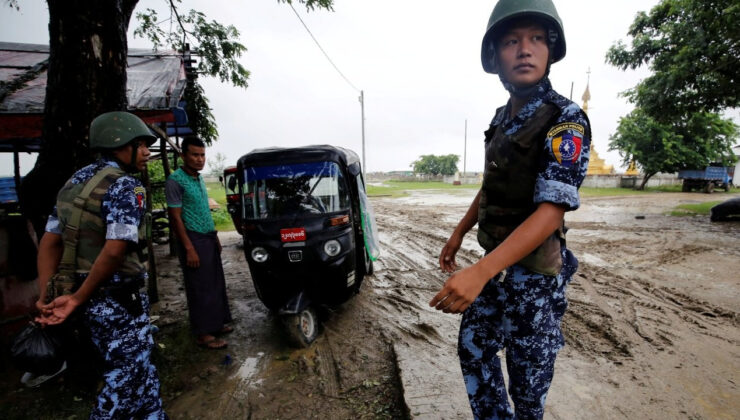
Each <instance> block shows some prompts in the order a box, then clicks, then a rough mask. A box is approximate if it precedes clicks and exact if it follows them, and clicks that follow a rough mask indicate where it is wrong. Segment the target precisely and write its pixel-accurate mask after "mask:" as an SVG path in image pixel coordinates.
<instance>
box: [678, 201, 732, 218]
mask: <svg viewBox="0 0 740 420" xmlns="http://www.w3.org/2000/svg"><path fill="white" fill-rule="evenodd" d="M719 203H721V201H707V202H706V203H697V204H679V205H678V206H676V207H675V208H674V209H673V210H671V212H670V213H669V214H670V215H671V216H699V215H701V216H708V215H709V210H710V209H711V208H712V207H714V206H716V205H717V204H719Z"/></svg>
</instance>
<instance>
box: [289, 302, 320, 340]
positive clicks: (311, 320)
mask: <svg viewBox="0 0 740 420" xmlns="http://www.w3.org/2000/svg"><path fill="white" fill-rule="evenodd" d="M283 324H284V325H285V329H286V330H287V333H288V337H289V338H290V341H291V342H292V343H293V344H294V345H296V346H298V347H308V346H310V345H311V343H313V341H314V340H316V337H318V336H319V317H318V315H317V314H316V310H315V309H314V308H312V307H310V306H309V307H307V308H306V309H304V310H302V311H301V312H299V313H297V314H295V315H286V316H285V317H284V318H283Z"/></svg>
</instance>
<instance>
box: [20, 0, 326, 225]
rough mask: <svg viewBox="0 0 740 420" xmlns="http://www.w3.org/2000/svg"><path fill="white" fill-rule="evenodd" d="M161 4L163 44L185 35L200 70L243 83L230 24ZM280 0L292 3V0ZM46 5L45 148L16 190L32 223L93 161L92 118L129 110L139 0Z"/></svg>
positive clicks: (68, 0) (310, 0) (319, 0)
mask: <svg viewBox="0 0 740 420" xmlns="http://www.w3.org/2000/svg"><path fill="white" fill-rule="evenodd" d="M164 1H166V3H167V5H168V6H169V7H171V8H172V10H173V11H174V12H175V13H176V14H177V16H178V17H179V20H178V22H179V24H180V25H179V26H178V27H177V28H178V29H177V31H179V32H178V34H177V35H175V36H174V37H173V38H166V39H165V40H163V43H164V44H167V43H169V44H175V45H173V46H174V47H178V46H181V45H177V43H176V42H171V41H172V39H174V38H178V39H180V40H183V39H187V38H189V39H190V42H193V43H194V44H195V45H193V47H195V48H199V49H200V51H201V53H202V55H201V58H202V62H203V67H202V68H201V70H202V71H204V72H205V73H206V74H208V75H212V76H217V77H220V78H221V80H224V81H229V82H232V83H234V84H236V85H237V86H244V87H246V78H247V76H248V72H246V70H245V69H243V68H242V67H241V66H239V65H238V62H237V61H236V58H237V57H239V55H240V54H241V52H242V51H243V50H244V47H243V46H242V45H241V44H239V43H238V42H236V41H235V40H234V39H235V38H236V37H238V32H237V31H236V29H235V28H233V27H224V26H220V25H219V24H218V23H217V22H207V21H206V19H205V16H204V15H203V14H202V13H199V12H197V11H190V12H189V13H180V11H179V10H177V8H178V5H179V3H180V0H164ZM278 1H279V2H284V3H291V0H278ZM298 2H300V3H302V4H304V5H305V6H306V7H307V9H309V10H312V9H314V8H324V9H329V10H330V9H331V7H332V3H333V0H298ZM7 3H8V4H9V6H10V7H17V5H18V4H17V2H16V1H15V0H9V1H7ZM47 3H48V6H49V48H50V55H49V64H48V66H49V67H48V82H47V86H46V102H45V108H44V121H43V127H42V137H43V148H42V150H41V152H40V153H39V157H38V159H37V161H36V165H35V166H34V168H33V169H32V170H31V172H30V173H29V174H28V175H27V176H26V177H25V178H24V181H23V186H22V195H21V200H22V202H21V204H22V206H23V210H24V213H25V214H26V215H27V217H29V219H31V220H32V221H33V222H34V223H35V224H36V225H37V226H38V225H39V224H41V223H42V221H43V220H44V219H45V217H46V215H48V214H49V213H50V211H51V209H52V207H53V205H54V201H55V198H56V192H57V191H58V190H59V188H60V187H61V186H62V184H63V183H64V181H65V180H66V179H67V178H68V177H69V176H70V175H71V174H72V172H73V171H74V170H75V169H77V168H79V167H81V166H83V165H85V164H86V163H88V162H90V161H91V159H92V156H91V154H90V152H89V150H88V147H87V141H88V140H87V133H88V129H89V125H90V121H92V119H93V118H94V117H95V116H97V115H99V114H100V113H103V112H107V111H116V110H125V109H127V105H128V103H127V98H126V59H127V54H128V44H127V39H126V34H127V33H128V28H129V23H130V20H131V17H132V14H133V12H134V9H135V8H136V5H137V3H138V0H65V1H63V0H47ZM146 15H147V14H144V16H146ZM142 19H143V20H142V25H143V26H146V24H147V22H146V18H145V17H142ZM155 19H156V17H155ZM149 22H150V23H151V20H150V21H149ZM155 26H156V25H155ZM214 28H215V30H212V29H214ZM152 33H154V34H155V35H154V36H156V33H157V32H156V30H155V29H154V28H152V27H151V26H150V27H149V29H148V30H147V29H145V30H144V31H143V32H141V34H142V35H146V34H152ZM147 36H150V35H147ZM150 39H152V38H151V36H150ZM168 41H169V42H168ZM195 87H196V88H197V85H195ZM196 95H197V96H196V97H195V99H196V100H197V99H201V100H203V98H204V96H203V95H202V93H201V94H198V92H196ZM201 106H205V108H206V109H205V110H203V112H202V113H201V114H199V115H205V118H206V119H207V118H208V115H209V113H208V110H207V103H201ZM211 122H212V121H211ZM208 123H209V121H206V122H205V125H206V126H208ZM205 134H206V135H208V132H207V131H206V132H205ZM211 134H213V132H211Z"/></svg>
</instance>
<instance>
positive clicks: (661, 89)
mask: <svg viewBox="0 0 740 420" xmlns="http://www.w3.org/2000/svg"><path fill="white" fill-rule="evenodd" d="M739 22H740V3H739V2H738V1H737V0H713V1H700V0H663V1H661V2H660V3H659V4H658V5H657V6H655V7H653V9H652V10H651V11H650V13H649V14H647V13H645V12H640V13H638V14H637V16H636V17H635V20H634V22H633V23H632V25H631V26H630V29H629V32H628V35H629V36H631V37H632V42H631V45H630V46H629V47H628V46H626V45H625V44H623V43H622V42H621V41H620V42H618V43H616V44H615V45H613V46H612V47H611V48H610V49H609V51H608V53H607V55H606V61H607V62H608V63H610V64H612V65H614V66H616V67H618V68H620V69H622V70H625V69H636V68H638V67H640V66H643V65H647V66H649V68H650V70H651V71H652V72H653V74H652V75H651V76H649V77H647V78H645V79H644V80H642V81H641V82H640V83H639V84H638V85H637V86H635V87H634V88H633V89H630V90H628V91H627V92H625V93H624V94H625V96H626V97H627V98H628V99H629V100H630V102H632V103H634V104H635V105H636V106H638V107H640V108H642V109H644V110H645V111H646V112H647V113H648V114H649V115H651V116H652V117H653V118H655V119H657V120H664V121H670V120H671V119H675V117H676V116H685V115H690V114H693V113H695V112H705V111H708V112H713V111H719V110H722V109H725V108H734V107H737V106H738V105H740V24H739Z"/></svg>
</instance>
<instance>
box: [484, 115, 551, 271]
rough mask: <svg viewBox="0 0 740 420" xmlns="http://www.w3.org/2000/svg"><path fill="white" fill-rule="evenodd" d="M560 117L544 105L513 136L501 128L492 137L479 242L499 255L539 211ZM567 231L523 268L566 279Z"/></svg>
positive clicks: (544, 245)
mask: <svg viewBox="0 0 740 420" xmlns="http://www.w3.org/2000/svg"><path fill="white" fill-rule="evenodd" d="M559 115H560V109H559V108H558V107H557V106H555V105H553V104H550V103H544V104H543V105H542V106H540V107H539V108H538V109H537V111H535V113H534V115H532V117H530V118H528V119H527V120H526V121H525V122H524V125H523V126H522V127H521V128H520V129H519V130H517V132H516V133H514V134H513V135H506V134H504V130H503V128H502V127H501V125H497V126H491V128H489V129H488V130H487V131H486V132H485V135H486V167H485V169H484V172H483V186H482V188H481V196H480V207H479V209H478V242H479V243H480V245H481V246H482V247H483V248H484V249H485V250H486V253H488V252H491V251H493V249H495V248H496V247H497V246H498V245H499V244H501V242H503V241H504V239H506V237H508V236H509V235H510V234H511V232H513V231H514V229H516V228H517V227H518V226H519V225H520V224H521V223H522V222H523V221H524V220H526V219H527V218H528V217H529V216H530V215H531V214H532V213H534V211H535V210H536V209H537V206H536V205H535V204H534V201H533V197H534V187H535V183H536V180H537V174H538V172H539V165H540V162H541V158H542V153H543V152H544V149H545V147H544V140H545V138H546V137H547V131H548V130H549V129H550V128H551V127H552V125H553V124H554V123H555V120H556V119H557V117H558V116H559ZM561 239H565V234H564V228H563V226H561V227H560V228H559V229H558V230H556V231H555V232H554V233H553V234H552V235H550V236H549V237H548V238H547V239H546V240H545V242H543V243H542V244H541V245H540V246H538V247H537V249H535V250H534V251H532V253H531V254H529V255H527V256H526V257H524V258H523V259H522V260H520V261H519V262H517V264H519V265H522V266H524V267H526V268H528V269H529V270H531V271H534V272H537V273H541V274H545V275H550V276H554V275H557V274H558V273H560V268H561V267H562V257H561V254H560V241H561Z"/></svg>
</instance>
